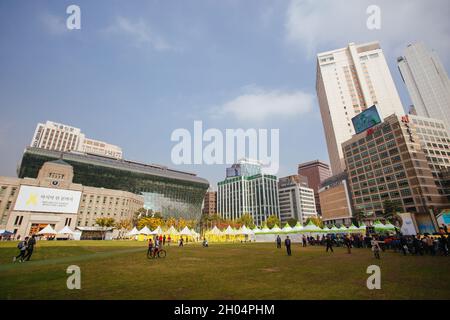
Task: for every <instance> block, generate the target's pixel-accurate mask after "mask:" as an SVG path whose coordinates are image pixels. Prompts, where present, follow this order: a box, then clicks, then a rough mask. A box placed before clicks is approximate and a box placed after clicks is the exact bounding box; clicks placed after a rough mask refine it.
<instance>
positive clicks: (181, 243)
mask: <svg viewBox="0 0 450 320" xmlns="http://www.w3.org/2000/svg"><path fill="white" fill-rule="evenodd" d="M178 246H179V247H182V246H183V237H180V244H179V245H178Z"/></svg>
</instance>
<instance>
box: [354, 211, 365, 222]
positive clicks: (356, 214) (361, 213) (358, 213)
mask: <svg viewBox="0 0 450 320" xmlns="http://www.w3.org/2000/svg"><path fill="white" fill-rule="evenodd" d="M365 216H366V215H365V214H364V211H362V210H360V209H357V210H355V211H354V213H353V218H354V219H355V220H356V221H357V222H358V224H359V223H361V222H362V221H363V220H364V218H365Z"/></svg>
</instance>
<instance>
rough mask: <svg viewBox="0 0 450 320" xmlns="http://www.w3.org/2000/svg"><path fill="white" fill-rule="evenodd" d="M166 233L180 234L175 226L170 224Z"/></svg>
mask: <svg viewBox="0 0 450 320" xmlns="http://www.w3.org/2000/svg"><path fill="white" fill-rule="evenodd" d="M164 234H173V235H178V234H179V232H178V231H177V229H175V228H174V226H170V228H169V229H167V230H166V232H164Z"/></svg>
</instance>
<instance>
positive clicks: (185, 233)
mask: <svg viewBox="0 0 450 320" xmlns="http://www.w3.org/2000/svg"><path fill="white" fill-rule="evenodd" d="M180 236H192V233H191V230H189V228H188V227H184V228H183V230H181V231H180Z"/></svg>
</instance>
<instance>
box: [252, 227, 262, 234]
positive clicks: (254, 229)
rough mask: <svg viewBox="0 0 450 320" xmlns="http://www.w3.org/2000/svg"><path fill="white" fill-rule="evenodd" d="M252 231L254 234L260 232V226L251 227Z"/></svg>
mask: <svg viewBox="0 0 450 320" xmlns="http://www.w3.org/2000/svg"><path fill="white" fill-rule="evenodd" d="M252 231H253V233H254V234H258V233H261V229H260V228H258V227H257V226H255V227H254V228H253V230H252Z"/></svg>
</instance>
